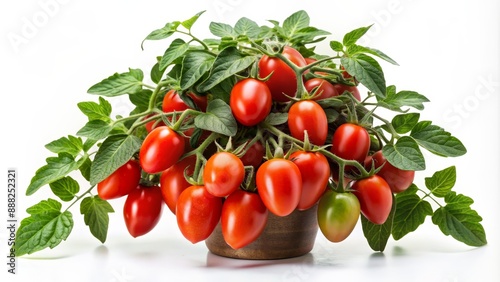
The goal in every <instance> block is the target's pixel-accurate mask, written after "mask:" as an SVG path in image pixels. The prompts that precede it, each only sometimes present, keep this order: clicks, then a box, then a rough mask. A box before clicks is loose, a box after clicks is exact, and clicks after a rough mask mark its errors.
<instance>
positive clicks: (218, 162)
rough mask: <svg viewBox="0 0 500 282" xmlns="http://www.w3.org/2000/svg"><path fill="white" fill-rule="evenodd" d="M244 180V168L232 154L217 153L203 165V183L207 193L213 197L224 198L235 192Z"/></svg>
mask: <svg viewBox="0 0 500 282" xmlns="http://www.w3.org/2000/svg"><path fill="white" fill-rule="evenodd" d="M244 178H245V167H244V166H243V163H242V162H241V160H240V159H239V158H238V157H237V156H236V155H234V154H232V153H228V152H218V153H215V154H213V155H212V156H211V157H210V158H209V159H208V161H207V163H206V164H205V169H204V170H203V182H204V184H205V188H206V189H207V191H208V192H209V193H210V194H212V195H213V196H215V197H225V196H228V195H229V194H231V193H232V192H234V191H236V190H237V189H238V188H239V187H240V185H241V183H242V182H243V179H244Z"/></svg>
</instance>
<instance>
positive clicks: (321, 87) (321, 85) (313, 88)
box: [304, 78, 339, 100]
mask: <svg viewBox="0 0 500 282" xmlns="http://www.w3.org/2000/svg"><path fill="white" fill-rule="evenodd" d="M304 86H305V87H306V90H307V92H309V93H310V94H313V93H315V94H316V95H317V96H315V97H314V98H313V100H321V99H326V98H330V97H335V96H338V95H339V93H338V92H337V89H335V87H333V84H331V83H330V82H328V81H327V80H325V79H322V78H312V79H309V80H308V81H306V82H305V84H304Z"/></svg>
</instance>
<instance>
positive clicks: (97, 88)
mask: <svg viewBox="0 0 500 282" xmlns="http://www.w3.org/2000/svg"><path fill="white" fill-rule="evenodd" d="M143 78H144V76H143V73H142V71H141V70H139V69H136V70H134V69H129V72H124V73H115V74H113V75H112V76H110V77H108V78H106V79H104V80H102V81H101V82H99V83H96V84H94V85H92V86H91V87H90V88H89V90H87V92H88V93H89V94H97V95H101V96H106V97H114V96H119V95H124V94H134V93H137V92H139V91H141V89H142V79H143Z"/></svg>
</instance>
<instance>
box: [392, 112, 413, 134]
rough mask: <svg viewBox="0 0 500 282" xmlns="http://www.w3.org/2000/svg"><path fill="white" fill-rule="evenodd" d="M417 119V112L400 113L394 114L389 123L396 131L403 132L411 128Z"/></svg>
mask: <svg viewBox="0 0 500 282" xmlns="http://www.w3.org/2000/svg"><path fill="white" fill-rule="evenodd" d="M419 119H420V114H419V113H408V114H401V115H396V116H394V118H393V119H392V122H391V124H392V126H393V127H394V130H396V132H397V133H399V134H405V133H408V132H410V131H411V130H412V129H413V127H414V126H415V125H416V124H417V123H418V120H419Z"/></svg>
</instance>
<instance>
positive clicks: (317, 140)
mask: <svg viewBox="0 0 500 282" xmlns="http://www.w3.org/2000/svg"><path fill="white" fill-rule="evenodd" d="M288 128H289V129H290V133H291V135H292V136H293V137H295V138H297V139H299V140H302V141H304V138H305V133H304V131H307V136H308V137H309V141H310V142H311V143H312V144H314V145H319V146H322V145H324V144H325V141H326V137H327V134H328V119H327V117H326V113H325V111H324V110H323V108H322V107H321V106H320V105H319V104H318V103H316V102H315V101H312V100H302V101H299V102H296V103H295V104H293V105H292V106H291V107H290V110H289V111H288Z"/></svg>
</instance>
